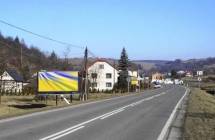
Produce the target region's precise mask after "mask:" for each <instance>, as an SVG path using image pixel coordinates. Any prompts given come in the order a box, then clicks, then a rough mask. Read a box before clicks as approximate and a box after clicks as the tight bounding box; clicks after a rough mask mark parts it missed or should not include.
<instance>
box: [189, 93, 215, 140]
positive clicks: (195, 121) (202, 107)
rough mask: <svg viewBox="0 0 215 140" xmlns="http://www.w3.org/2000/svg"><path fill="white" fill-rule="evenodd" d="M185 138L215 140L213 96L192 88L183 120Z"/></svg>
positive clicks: (214, 103)
mask: <svg viewBox="0 0 215 140" xmlns="http://www.w3.org/2000/svg"><path fill="white" fill-rule="evenodd" d="M185 140H215V97H214V96H213V95H210V94H207V93H206V92H204V91H202V90H199V89H192V92H191V95H190V101H189V105H188V110H187V115H186V120H185Z"/></svg>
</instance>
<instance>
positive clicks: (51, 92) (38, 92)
mask: <svg viewBox="0 0 215 140" xmlns="http://www.w3.org/2000/svg"><path fill="white" fill-rule="evenodd" d="M47 72H48V71H47ZM67 72H69V71H67ZM73 72H77V73H78V75H79V72H78V71H73ZM38 76H39V72H37V87H36V88H37V95H61V94H68V95H72V94H75V93H79V92H80V88H79V83H80V78H79V76H78V91H47V92H40V91H39V77H38ZM79 94H80V93H79Z"/></svg>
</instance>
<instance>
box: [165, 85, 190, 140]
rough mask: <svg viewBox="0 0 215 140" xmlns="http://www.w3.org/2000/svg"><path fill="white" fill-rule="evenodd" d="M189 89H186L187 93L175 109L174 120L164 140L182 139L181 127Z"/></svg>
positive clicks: (182, 127) (182, 126)
mask: <svg viewBox="0 0 215 140" xmlns="http://www.w3.org/2000/svg"><path fill="white" fill-rule="evenodd" d="M189 94H190V89H188V94H187V95H186V96H185V97H184V99H183V101H182V103H181V104H180V106H179V107H178V109H177V113H176V115H175V117H174V120H173V122H172V124H171V126H170V128H169V132H168V134H167V138H166V140H182V139H183V129H184V121H185V115H186V110H187V106H188V100H189Z"/></svg>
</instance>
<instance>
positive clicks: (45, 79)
mask: <svg viewBox="0 0 215 140" xmlns="http://www.w3.org/2000/svg"><path fill="white" fill-rule="evenodd" d="M78 82H79V80H78V72H77V71H53V72H38V92H39V93H51V92H52V93H53V92H75V91H78V87H79V86H78Z"/></svg>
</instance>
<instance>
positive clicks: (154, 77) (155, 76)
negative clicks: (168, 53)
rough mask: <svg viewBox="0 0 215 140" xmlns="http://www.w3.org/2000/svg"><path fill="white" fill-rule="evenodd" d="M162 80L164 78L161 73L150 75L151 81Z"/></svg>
mask: <svg viewBox="0 0 215 140" xmlns="http://www.w3.org/2000/svg"><path fill="white" fill-rule="evenodd" d="M163 79H164V76H163V74H161V73H158V72H157V73H155V74H152V81H158V80H163Z"/></svg>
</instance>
